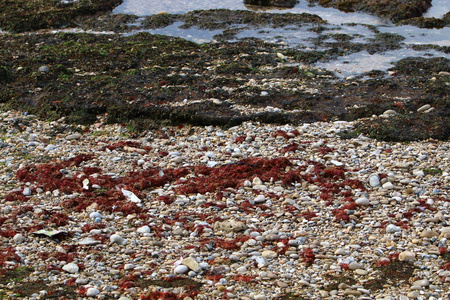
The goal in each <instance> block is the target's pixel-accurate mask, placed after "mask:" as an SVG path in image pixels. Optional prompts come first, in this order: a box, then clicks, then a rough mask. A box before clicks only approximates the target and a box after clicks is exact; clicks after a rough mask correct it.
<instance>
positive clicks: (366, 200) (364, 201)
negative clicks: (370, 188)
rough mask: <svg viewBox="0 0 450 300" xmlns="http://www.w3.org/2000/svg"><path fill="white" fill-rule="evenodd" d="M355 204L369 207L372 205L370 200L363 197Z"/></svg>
mask: <svg viewBox="0 0 450 300" xmlns="http://www.w3.org/2000/svg"><path fill="white" fill-rule="evenodd" d="M355 203H356V204H358V205H363V206H367V205H369V204H370V200H369V199H367V198H366V197H362V198H358V199H356V200H355Z"/></svg>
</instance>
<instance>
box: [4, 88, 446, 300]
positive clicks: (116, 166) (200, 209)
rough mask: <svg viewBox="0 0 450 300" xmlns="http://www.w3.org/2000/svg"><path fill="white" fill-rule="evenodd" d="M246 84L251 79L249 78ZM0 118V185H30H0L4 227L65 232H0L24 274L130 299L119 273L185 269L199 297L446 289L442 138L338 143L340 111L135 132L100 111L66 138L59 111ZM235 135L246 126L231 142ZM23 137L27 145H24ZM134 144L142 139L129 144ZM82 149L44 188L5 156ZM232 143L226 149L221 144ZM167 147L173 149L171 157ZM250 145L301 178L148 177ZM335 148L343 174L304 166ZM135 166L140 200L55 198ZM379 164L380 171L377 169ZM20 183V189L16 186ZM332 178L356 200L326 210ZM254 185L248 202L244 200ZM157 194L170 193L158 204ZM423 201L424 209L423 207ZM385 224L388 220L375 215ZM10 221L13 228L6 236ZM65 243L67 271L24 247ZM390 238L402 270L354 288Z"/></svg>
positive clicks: (381, 295)
mask: <svg viewBox="0 0 450 300" xmlns="http://www.w3.org/2000/svg"><path fill="white" fill-rule="evenodd" d="M283 84H284V82H283ZM255 85H259V82H257V81H255ZM264 88H266V87H264ZM267 88H269V87H267ZM267 90H268V91H269V89H267ZM270 90H272V89H270ZM226 101H228V100H224V101H223V102H226ZM12 116H13V117H14V118H16V119H18V121H14V122H15V123H11V124H17V123H18V122H22V124H26V125H23V126H24V127H23V128H21V130H22V131H19V130H17V129H15V127H14V126H12V125H11V124H10V123H8V122H9V121H7V118H12ZM11 122H12V121H11ZM368 122H370V120H368ZM0 123H2V129H3V128H5V130H4V133H2V134H3V136H2V137H4V141H2V142H3V143H4V144H6V146H0V153H1V154H2V155H1V156H0V163H1V165H2V166H3V167H2V168H0V185H1V186H2V189H3V192H4V194H5V195H6V194H7V193H9V191H19V196H20V197H22V195H21V194H20V193H22V194H24V195H25V196H27V197H30V198H31V199H30V200H31V201H28V202H24V203H22V202H20V201H7V200H5V199H3V201H1V202H0V218H1V219H2V222H3V223H2V225H1V227H2V228H1V230H2V231H3V230H5V229H8V228H14V229H15V230H16V231H17V232H19V230H18V229H19V228H29V227H30V226H35V225H39V224H46V225H45V226H46V227H48V228H44V229H45V230H46V232H47V231H48V232H50V233H51V232H52V231H51V230H52V229H56V231H55V232H58V231H60V230H64V231H65V232H69V233H70V234H69V235H68V236H61V238H64V240H58V238H59V237H58V236H57V235H55V236H54V237H50V238H48V237H46V236H45V235H34V234H33V235H28V234H25V233H26V232H27V231H22V230H20V233H18V234H16V235H14V234H13V235H11V236H9V237H5V236H3V237H0V239H1V244H2V247H4V248H5V249H6V247H11V248H9V249H14V251H15V252H16V253H17V254H18V256H19V257H20V261H16V260H14V259H11V260H8V261H5V262H4V264H5V266H7V267H15V266H30V267H32V268H33V269H34V270H35V271H34V272H33V273H32V274H30V278H33V280H34V279H36V282H39V281H40V280H41V281H52V282H55V283H63V282H64V281H65V280H68V279H69V278H71V277H74V278H77V279H76V285H77V286H86V287H92V288H96V289H98V290H100V291H101V293H100V294H98V295H97V296H95V297H98V298H115V299H120V297H122V300H126V298H128V299H138V298H139V297H140V295H143V294H144V293H146V292H149V291H150V290H149V291H145V292H144V291H143V289H142V288H140V287H138V286H136V287H131V288H129V289H127V290H126V291H124V292H122V290H121V289H120V288H119V287H117V285H118V283H119V282H120V281H121V279H122V278H124V276H133V277H135V278H142V279H144V280H147V279H150V280H165V278H168V279H169V278H171V277H177V276H186V278H189V279H192V280H195V281H198V282H201V283H203V284H204V285H203V286H202V287H200V288H199V291H200V294H199V295H198V296H197V297H196V298H199V299H219V298H221V297H223V296H224V294H225V293H226V294H227V295H228V296H229V297H230V298H231V297H232V298H233V299H247V300H251V299H255V297H256V296H258V295H260V296H264V297H266V298H267V299H272V298H276V297H278V296H281V295H282V294H288V295H296V296H295V297H297V295H298V298H304V299H315V298H317V297H322V298H324V299H328V298H329V299H340V298H358V299H394V298H395V295H405V297H410V296H412V297H411V299H412V298H417V299H420V297H422V298H423V299H428V298H430V299H440V298H442V299H445V298H446V296H447V294H448V292H450V291H449V289H448V287H447V286H446V284H445V283H442V282H441V281H440V280H441V279H442V278H445V277H448V276H450V275H449V274H448V273H449V271H446V270H444V269H441V267H442V265H443V262H444V260H443V259H442V256H441V255H439V248H440V247H448V241H449V239H450V227H449V226H448V221H449V219H450V216H449V214H448V211H449V208H450V204H449V203H448V202H446V201H441V199H446V198H448V195H449V190H448V189H447V188H446V187H448V186H449V182H450V177H449V176H450V175H449V172H450V164H449V163H450V162H449V160H448V150H449V149H450V147H449V146H450V144H449V143H448V142H443V141H436V140H429V141H421V142H408V143H391V142H382V141H376V140H373V139H370V138H368V137H364V136H359V137H356V138H351V139H349V140H346V141H345V143H343V142H342V141H341V140H340V139H339V138H337V136H336V134H337V132H338V131H341V130H342V131H343V130H351V129H352V127H353V126H354V123H353V122H345V123H325V122H320V123H310V124H304V125H300V126H294V125H273V124H271V125H265V124H260V123H256V122H244V123H243V124H241V125H238V126H234V127H231V128H227V129H223V128H216V127H214V126H208V127H189V126H185V127H184V128H176V127H170V126H167V127H164V128H161V129H160V130H161V131H158V130H151V131H150V130H149V131H148V132H144V133H142V135H140V136H139V137H138V138H132V137H131V135H127V134H126V133H127V132H126V131H124V129H123V128H122V127H121V126H119V125H117V126H116V125H111V124H102V125H101V128H100V127H99V128H100V129H99V128H96V129H94V127H88V125H86V128H85V129H86V130H85V129H83V128H82V127H80V128H79V129H80V132H81V130H83V132H95V131H94V130H101V131H104V134H103V133H102V135H101V136H96V135H94V134H81V136H80V137H78V138H76V139H73V140H68V139H67V137H68V136H69V135H71V134H74V132H75V131H73V130H72V128H77V127H76V125H73V126H66V125H65V124H63V120H59V121H54V122H53V123H52V125H50V123H46V122H41V121H38V120H37V119H35V118H33V117H30V118H28V117H26V116H25V115H23V114H17V115H16V114H15V113H13V112H8V113H7V112H1V113H0ZM20 126H22V125H20ZM120 128H122V129H120ZM71 130H72V131H71ZM77 130H78V129H77ZM89 130H91V131H89ZM278 130H282V131H284V132H291V131H292V130H297V131H298V132H299V133H300V135H296V134H292V135H290V136H289V140H286V139H285V138H283V137H281V136H279V137H274V133H275V132H277V131H278ZM9 132H10V133H9ZM162 135H164V137H162ZM238 136H246V137H247V138H245V139H244V140H243V142H241V143H237V142H235V141H236V137H238ZM122 141H130V142H131V141H132V142H136V144H135V145H134V146H133V147H128V148H127V149H125V148H123V147H119V148H116V149H114V150H109V149H108V150H103V149H105V147H107V146H110V145H112V144H114V143H118V142H122ZM302 141H308V142H311V143H301V142H302ZM30 142H33V143H34V146H33V147H26V146H27V145H29V143H30ZM293 142H296V143H298V144H299V148H298V149H297V150H296V151H295V152H287V153H281V152H280V149H283V148H284V147H285V146H286V145H289V144H291V143H293ZM325 144H326V146H327V147H330V148H333V149H334V150H333V151H332V152H330V153H327V154H326V155H323V154H321V153H320V152H319V151H318V149H320V147H324V146H325ZM1 145H3V144H1ZM21 147H23V149H25V150H26V151H28V153H27V155H26V156H27V159H26V160H24V159H23V158H22V157H21V159H18V158H17V153H21V151H22V148H21ZM143 149H146V150H145V151H141V150H143ZM86 153H92V154H93V155H94V159H92V160H88V161H85V162H82V163H81V164H80V165H79V166H75V165H69V166H67V165H66V166H64V168H63V169H62V170H61V172H60V173H61V174H62V175H63V176H64V177H63V178H68V179H69V180H72V181H76V182H77V183H79V186H80V190H77V191H70V192H67V191H65V189H64V188H59V189H47V188H44V187H42V186H40V185H39V184H37V183H35V182H33V181H30V182H19V180H18V178H17V176H16V172H17V170H20V169H21V168H23V167H25V166H29V165H31V164H33V163H38V164H39V163H44V164H45V163H46V160H44V161H42V160H38V159H35V158H41V157H48V159H49V160H52V161H54V162H62V161H65V160H67V159H69V158H73V157H75V156H76V155H78V154H86ZM165 153H167V154H168V155H165ZM169 153H170V154H169ZM233 153H235V154H236V155H235V156H236V157H232V154H233ZM238 153H240V155H239V157H238V155H237V154H238ZM28 157H29V158H30V159H28ZM176 157H181V158H182V159H183V160H182V161H181V162H176V161H171V160H172V159H174V158H176ZM254 157H259V158H267V157H270V158H275V157H276V158H283V159H284V158H287V159H289V161H290V162H291V163H292V165H289V166H287V167H286V169H285V171H286V172H288V171H291V170H294V169H295V168H297V167H298V166H300V167H301V169H302V171H301V173H300V174H302V176H304V177H305V178H309V180H306V179H305V178H301V179H300V180H296V181H294V182H293V184H287V185H285V184H284V183H283V179H280V178H276V177H273V178H270V177H268V176H266V175H258V176H249V177H248V178H242V180H241V179H239V184H238V185H233V186H232V187H229V188H226V189H224V190H222V194H218V193H216V191H215V192H209V193H201V192H199V191H193V192H191V191H190V192H188V193H186V195H185V194H183V193H180V192H179V190H178V189H179V188H180V187H182V185H183V183H184V182H186V181H189V182H193V181H194V180H196V178H197V177H196V176H194V175H192V174H190V173H189V172H187V174H182V175H181V174H180V177H178V175H177V176H175V177H177V179H176V180H175V179H174V180H172V181H171V182H169V183H167V184H162V185H159V184H154V182H153V180H154V179H155V180H156V179H158V180H159V179H160V178H161V177H163V176H174V175H172V174H171V173H170V172H169V171H167V170H177V169H178V168H180V167H181V168H185V167H186V168H187V169H189V168H191V167H192V166H195V167H192V168H197V167H198V168H203V167H204V166H207V165H208V162H211V161H212V160H214V162H215V165H214V166H212V165H210V166H211V167H214V168H223V167H227V168H234V167H236V168H238V167H239V168H241V167H245V164H244V165H239V164H235V163H236V162H239V161H240V160H241V159H242V158H249V159H252V158H254ZM116 158H117V159H116ZM113 161H115V162H113ZM337 162H339V163H342V167H343V169H344V170H345V173H344V174H345V178H341V179H339V180H332V178H327V179H326V181H324V182H321V181H315V180H316V177H315V176H320V174H317V173H316V172H315V169H316V168H317V166H318V165H320V164H323V166H325V167H326V168H335V167H336V165H337ZM228 166H231V167H228ZM87 167H98V168H100V169H101V170H102V172H101V173H100V172H99V173H98V174H97V173H94V174H92V175H89V176H87V177H86V176H83V175H81V176H83V177H80V179H78V177H77V176H79V174H82V173H83V170H84V169H85V168H87ZM431 169H439V170H440V171H439V172H437V171H436V173H435V174H434V173H433V171H430V173H429V172H427V171H426V170H431ZM155 170H156V173H155V174H153V173H152V172H154V171H155ZM141 171H145V172H148V173H149V174H152V175H149V176H147V178H144V179H143V181H142V182H143V183H146V184H147V181H146V180H149V181H151V182H152V185H151V186H150V187H148V188H146V189H143V190H140V189H139V188H137V191H135V190H134V189H133V191H134V192H136V195H137V196H139V198H140V199H141V201H140V202H136V203H133V202H131V201H129V200H125V201H127V202H125V204H127V205H128V204H130V205H133V207H141V208H143V209H145V212H133V211H131V212H130V211H121V207H111V208H110V209H104V208H103V207H101V206H100V205H99V203H100V202H99V203H97V202H91V203H90V204H89V207H87V208H86V209H82V210H80V211H78V210H75V209H71V208H68V207H66V206H65V205H66V204H67V203H68V202H70V201H71V200H73V199H74V200H77V199H83V197H86V194H87V193H89V194H99V195H102V193H104V192H105V191H106V192H114V193H116V192H117V193H118V195H120V197H123V196H122V195H121V194H120V192H121V189H122V188H123V189H125V190H132V188H133V187H132V185H131V184H130V185H128V184H127V185H123V186H122V185H120V184H117V186H115V185H114V184H112V185H107V184H104V183H103V180H104V178H109V177H110V178H114V180H117V182H119V181H120V180H121V178H123V177H124V176H127V175H128V174H131V173H129V172H141ZM169 173H170V174H169ZM58 174H59V173H58ZM378 174H380V175H381V174H384V175H386V176H381V177H383V178H379V177H380V175H378ZM202 176H203V175H202ZM208 176H210V175H208ZM83 179H87V182H86V185H85V186H86V187H87V189H82V188H81V187H82V184H81V183H82V181H83ZM205 179H209V177H207V176H205ZM345 180H355V182H356V183H359V182H360V183H362V185H363V186H364V187H365V188H364V189H362V188H361V187H360V186H357V185H353V184H350V185H346V186H345V187H341V186H340V185H341V184H343V183H344V182H345ZM349 182H350V183H351V182H352V181H349ZM328 183H331V184H337V186H333V189H334V188H336V189H337V191H336V192H334V191H333V193H332V194H331V195H330V196H331V199H330V200H324V199H322V198H326V195H325V194H324V193H323V192H324V189H325V187H326V186H327V184H328ZM387 183H391V184H392V188H386V184H387ZM344 185H345V184H344ZM27 188H29V190H30V192H31V191H32V193H30V194H29V195H28V190H27ZM109 189H110V190H109ZM137 192H139V193H137ZM344 192H345V194H348V195H349V196H351V197H352V198H353V199H354V200H355V203H357V204H358V206H357V207H356V208H352V209H345V210H343V212H344V215H343V218H342V220H338V222H336V219H337V218H336V214H337V213H340V212H341V211H340V210H339V208H341V207H343V206H344V205H346V204H348V203H347V202H346V201H344V199H345V198H346V197H347V196H344V195H343V194H344ZM218 196H219V197H218ZM260 196H263V197H264V200H262V199H263V197H260ZM160 197H161V198H160ZM258 197H260V199H261V202H259V201H255V199H257V198H258ZM163 199H164V200H165V201H167V202H170V201H169V200H175V202H173V203H169V204H167V203H164V201H163ZM328 202H330V203H329V204H330V205H328ZM424 203H426V205H425V204H424ZM134 205H136V206H134ZM427 205H429V206H430V207H432V208H433V209H432V210H431V209H428V208H427ZM30 207H31V208H30ZM57 213H60V214H62V215H67V216H68V217H69V218H70V219H69V221H68V223H67V224H64V225H57V224H55V223H50V220H52V222H53V221H55V219H56V218H54V217H55V216H58V215H57ZM409 214H411V216H409ZM11 216H14V218H10V217H11ZM4 217H6V218H7V219H6V220H5V221H3V218H4ZM346 217H348V218H346ZM401 221H402V222H406V221H408V225H409V227H408V226H400V224H399V223H397V222H401ZM97 222H98V223H97ZM384 224H388V225H387V226H386V227H385V229H383V228H384ZM86 225H89V226H86ZM384 233H386V234H384ZM20 234H22V235H25V236H26V238H25V237H24V240H23V241H22V242H21V243H17V241H18V239H19V237H20ZM236 238H242V240H236ZM124 241H127V242H126V243H124ZM72 245H76V246H77V247H76V248H75V247H73V246H72ZM125 245H126V246H125ZM307 249H313V252H314V254H315V260H314V262H313V264H312V265H311V266H309V267H306V263H305V259H304V255H305V253H307V252H306V250H307ZM75 252H76V253H77V254H78V253H79V256H76V257H75V258H74V261H72V262H70V263H72V264H75V265H76V264H83V265H84V268H83V269H82V270H79V269H78V271H76V272H75V273H69V272H68V271H67V270H66V269H67V266H68V265H69V264H70V263H68V262H65V261H63V260H59V259H55V258H54V257H53V256H50V257H49V258H48V259H46V260H44V259H41V258H40V257H38V255H37V254H38V253H54V254H57V255H61V254H62V253H67V254H71V253H75ZM397 252H399V253H400V254H399V260H400V261H410V262H411V263H413V264H414V268H415V273H414V275H413V276H412V277H411V278H409V279H408V280H407V281H405V282H404V283H408V284H404V283H402V284H396V285H392V286H389V287H388V286H385V287H383V288H382V289H370V290H369V289H368V288H364V287H365V286H366V283H367V282H368V281H370V280H372V279H373V277H376V276H379V275H380V274H379V273H378V271H379V270H378V269H375V268H374V267H373V266H374V265H375V263H376V262H377V261H382V260H384V259H387V258H388V257H389V255H390V254H391V253H397ZM61 257H62V256H61ZM343 263H347V264H349V266H351V270H352V271H344V270H343V268H342V264H343ZM49 264H53V265H55V266H56V267H58V268H63V272H59V271H57V270H51V271H47V270H46V269H45V268H46V266H47V265H49ZM337 272H341V273H337ZM346 272H350V273H348V274H347V275H352V278H353V280H354V282H353V281H352V283H351V284H350V283H348V282H347V283H348V284H342V285H339V288H340V289H337V288H336V289H335V290H330V291H328V290H325V287H326V286H327V285H328V284H330V283H331V282H330V281H331V280H330V277H326V276H325V274H329V273H331V274H344V275H345V274H346ZM213 276H214V277H213ZM235 276H237V277H235ZM239 276H240V277H242V278H244V279H245V278H246V277H244V276H252V278H253V280H252V281H251V282H249V283H244V282H242V281H239V280H235V279H239ZM213 278H214V279H213ZM418 279H420V280H424V279H427V280H428V284H427V283H426V282H420V281H419V282H414V284H413V281H418ZM430 283H434V284H435V285H433V284H430ZM88 284H89V286H87V285H88ZM219 286H220V290H219ZM156 289H157V290H161V291H164V292H168V291H170V292H174V293H177V294H181V293H184V292H185V291H184V290H183V289H181V288H176V287H175V288H164V287H156ZM213 291H215V292H217V294H213ZM36 295H38V296H39V295H40V294H39V290H38V291H36ZM38 296H37V297H38ZM200 296H201V297H200ZM37 297H36V298H37ZM42 297H43V296H42ZM42 297H41V298H42ZM86 297H87V296H86ZM389 297H390V298H389ZM31 298H32V297H31ZM186 300H188V299H186Z"/></svg>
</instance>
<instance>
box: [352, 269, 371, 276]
mask: <svg viewBox="0 0 450 300" xmlns="http://www.w3.org/2000/svg"><path fill="white" fill-rule="evenodd" d="M353 272H354V273H355V274H358V275H361V276H364V275H367V274H368V273H369V272H368V271H366V270H363V269H356V270H354V271H353Z"/></svg>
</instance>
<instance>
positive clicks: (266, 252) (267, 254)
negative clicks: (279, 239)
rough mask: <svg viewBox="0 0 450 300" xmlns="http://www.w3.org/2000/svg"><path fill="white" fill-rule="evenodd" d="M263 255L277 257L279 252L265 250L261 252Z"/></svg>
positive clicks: (269, 257)
mask: <svg viewBox="0 0 450 300" xmlns="http://www.w3.org/2000/svg"><path fill="white" fill-rule="evenodd" d="M261 255H262V257H264V258H268V259H271V258H275V257H277V253H276V252H275V251H272V250H264V251H263V252H262V253H261Z"/></svg>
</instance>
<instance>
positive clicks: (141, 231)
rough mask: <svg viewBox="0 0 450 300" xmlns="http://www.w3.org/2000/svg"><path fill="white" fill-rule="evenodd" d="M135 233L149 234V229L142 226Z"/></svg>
mask: <svg viewBox="0 0 450 300" xmlns="http://www.w3.org/2000/svg"><path fill="white" fill-rule="evenodd" d="M136 231H137V232H138V233H150V231H151V229H150V227H149V226H148V225H144V226H142V227H139V228H138V229H137V230H136Z"/></svg>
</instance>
